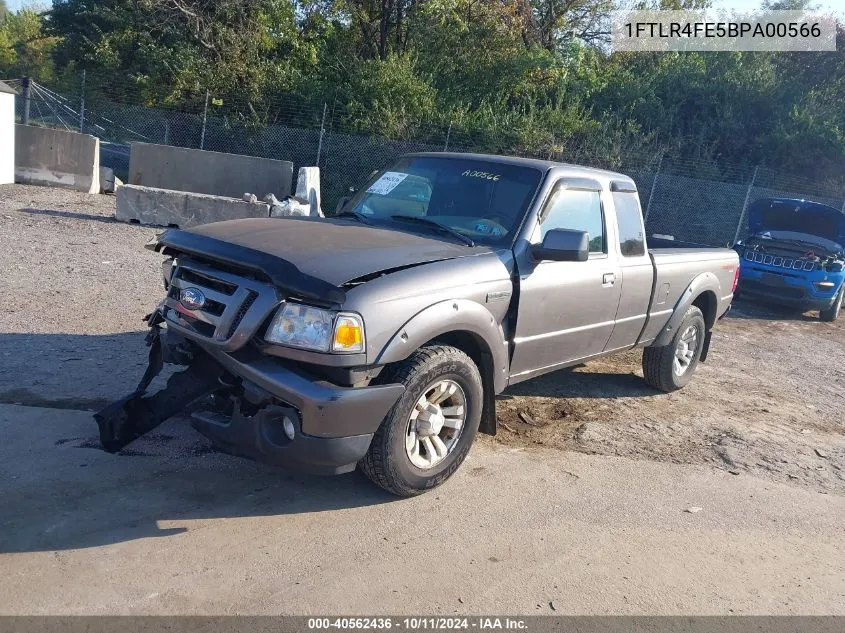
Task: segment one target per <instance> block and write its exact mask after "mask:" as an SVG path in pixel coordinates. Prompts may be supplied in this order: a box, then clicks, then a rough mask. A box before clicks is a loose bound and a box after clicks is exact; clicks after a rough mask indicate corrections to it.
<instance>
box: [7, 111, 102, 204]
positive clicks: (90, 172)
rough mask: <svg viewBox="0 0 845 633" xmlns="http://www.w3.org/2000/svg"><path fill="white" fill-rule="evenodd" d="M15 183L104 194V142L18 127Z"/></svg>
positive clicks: (76, 134) (62, 131)
mask: <svg viewBox="0 0 845 633" xmlns="http://www.w3.org/2000/svg"><path fill="white" fill-rule="evenodd" d="M15 182H19V183H24V184H28V185H47V186H51V187H61V188H65V189H73V190H75V191H83V192H85V193H100V139H98V138H97V137H96V136H91V135H90V134H79V133H77V132H68V131H65V130H55V129H53V128H46V127H36V126H34V125H20V124H17V125H15Z"/></svg>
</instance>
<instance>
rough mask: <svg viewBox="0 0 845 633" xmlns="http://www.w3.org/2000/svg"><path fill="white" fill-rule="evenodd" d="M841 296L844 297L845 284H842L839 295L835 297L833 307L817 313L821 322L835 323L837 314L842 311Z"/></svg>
mask: <svg viewBox="0 0 845 633" xmlns="http://www.w3.org/2000/svg"><path fill="white" fill-rule="evenodd" d="M843 296H845V284H842V288H841V289H840V290H839V294H837V295H836V299H834V301H833V305H832V306H830V307H829V308H825V309H824V310H821V311H819V318H820V319H821V320H822V321H836V319H838V318H839V312H840V311H841V310H842V297H843Z"/></svg>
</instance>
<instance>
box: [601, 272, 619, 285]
mask: <svg viewBox="0 0 845 633" xmlns="http://www.w3.org/2000/svg"><path fill="white" fill-rule="evenodd" d="M601 283H602V285H603V286H612V285H613V284H615V283H616V275H615V274H613V273H605V274H604V275H603V276H602V278H601Z"/></svg>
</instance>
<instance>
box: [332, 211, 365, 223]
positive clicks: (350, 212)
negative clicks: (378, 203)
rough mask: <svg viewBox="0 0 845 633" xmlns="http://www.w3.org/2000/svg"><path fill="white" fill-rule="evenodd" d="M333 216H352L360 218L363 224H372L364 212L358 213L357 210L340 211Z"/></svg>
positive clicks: (354, 218) (355, 218)
mask: <svg viewBox="0 0 845 633" xmlns="http://www.w3.org/2000/svg"><path fill="white" fill-rule="evenodd" d="M332 217H333V218H352V219H353V220H358V222H360V223H361V224H372V222H371V221H370V219H369V218H368V217H367V216H366V215H364V214H363V213H358V212H357V211H341V212H340V213H338V214H336V215H333V216H332Z"/></svg>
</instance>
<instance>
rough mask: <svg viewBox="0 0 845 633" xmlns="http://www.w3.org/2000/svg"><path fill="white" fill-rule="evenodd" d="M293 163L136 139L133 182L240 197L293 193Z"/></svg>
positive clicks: (131, 157)
mask: <svg viewBox="0 0 845 633" xmlns="http://www.w3.org/2000/svg"><path fill="white" fill-rule="evenodd" d="M292 181H293V163H291V162H290V161H286V160H272V159H269V158H260V157H257V156H242V155H240V154H224V153H221V152H207V151H203V150H198V149H188V148H185V147H171V146H169V145H153V144H150V143H133V144H132V148H131V151H130V154H129V181H128V184H130V185H142V186H145V187H157V188H159V189H172V190H174V191H193V192H195V193H205V194H209V195H215V196H226V197H230V198H241V197H242V196H243V194H244V192H245V191H248V192H251V193H254V194H256V195H257V196H258V197H259V198H263V197H264V196H265V195H267V194H268V193H275V194H277V195H280V196H282V197H286V196H288V195H290V190H291V184H292Z"/></svg>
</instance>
